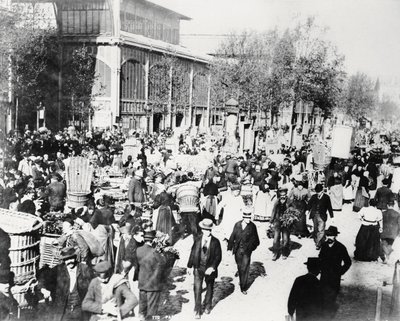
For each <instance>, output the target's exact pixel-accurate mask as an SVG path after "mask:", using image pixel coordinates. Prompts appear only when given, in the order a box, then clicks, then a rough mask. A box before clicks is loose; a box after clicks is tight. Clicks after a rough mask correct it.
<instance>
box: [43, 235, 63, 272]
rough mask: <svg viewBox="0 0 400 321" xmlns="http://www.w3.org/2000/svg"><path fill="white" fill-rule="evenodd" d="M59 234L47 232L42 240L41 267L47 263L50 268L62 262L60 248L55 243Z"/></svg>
mask: <svg viewBox="0 0 400 321" xmlns="http://www.w3.org/2000/svg"><path fill="white" fill-rule="evenodd" d="M59 237H60V235H57V234H45V235H43V236H42V238H41V240H40V263H39V267H40V268H42V267H43V266H45V265H47V266H49V267H50V268H52V267H54V266H56V265H58V264H60V263H61V260H60V248H59V247H58V246H55V245H53V242H54V240H56V239H57V238H59Z"/></svg>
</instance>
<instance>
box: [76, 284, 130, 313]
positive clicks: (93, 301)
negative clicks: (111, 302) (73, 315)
mask: <svg viewBox="0 0 400 321" xmlns="http://www.w3.org/2000/svg"><path fill="white" fill-rule="evenodd" d="M114 298H115V303H116V305H117V307H118V308H119V311H120V313H121V317H125V316H127V315H128V314H129V312H130V311H132V310H133V309H134V308H135V306H137V305H138V300H137V298H136V297H135V295H134V294H133V293H132V292H131V290H129V288H128V286H127V285H126V282H122V283H120V284H119V285H117V286H116V287H115V288H114ZM101 309H102V291H101V283H100V281H99V279H98V278H95V279H93V280H92V281H91V282H90V285H89V289H88V291H87V294H86V296H85V299H84V300H83V302H82V310H84V311H87V312H91V313H93V314H101ZM93 320H101V319H100V318H98V317H97V316H96V315H93V316H92V317H91V318H90V321H93Z"/></svg>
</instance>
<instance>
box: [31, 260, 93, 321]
mask: <svg viewBox="0 0 400 321" xmlns="http://www.w3.org/2000/svg"><path fill="white" fill-rule="evenodd" d="M76 277H77V281H76V285H77V287H78V293H79V298H80V300H81V302H82V301H83V299H84V298H85V296H86V292H87V291H88V288H89V283H90V281H91V280H92V279H93V273H92V271H91V269H90V268H89V267H88V266H87V265H86V264H82V263H78V271H77V274H76ZM69 283H70V279H69V274H68V270H67V266H66V265H65V263H62V264H59V265H57V266H55V267H54V268H52V269H49V270H48V271H45V272H44V273H42V275H41V277H40V278H39V288H45V289H47V290H49V291H50V292H51V297H52V301H53V306H54V317H53V319H52V320H54V321H57V320H60V321H61V320H62V318H63V315H64V313H65V308H66V306H67V303H68V295H69Z"/></svg>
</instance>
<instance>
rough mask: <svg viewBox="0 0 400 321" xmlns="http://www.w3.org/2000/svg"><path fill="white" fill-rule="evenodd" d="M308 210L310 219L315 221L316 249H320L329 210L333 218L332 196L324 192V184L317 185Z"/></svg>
mask: <svg viewBox="0 0 400 321" xmlns="http://www.w3.org/2000/svg"><path fill="white" fill-rule="evenodd" d="M307 210H308V212H309V213H310V219H312V220H313V223H314V232H313V233H314V242H315V246H316V249H317V250H319V249H320V248H321V244H322V242H323V240H324V234H325V225H326V221H327V219H328V215H327V212H328V213H329V216H330V217H331V219H333V209H332V203H331V198H330V197H329V195H327V194H325V193H324V188H323V186H322V184H317V185H315V194H314V195H313V196H311V198H310V201H309V202H308V205H307ZM306 214H307V212H306Z"/></svg>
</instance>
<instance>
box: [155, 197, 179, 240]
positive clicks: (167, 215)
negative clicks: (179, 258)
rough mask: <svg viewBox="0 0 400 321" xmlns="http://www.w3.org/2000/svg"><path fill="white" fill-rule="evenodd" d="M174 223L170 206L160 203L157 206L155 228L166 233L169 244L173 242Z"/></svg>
mask: <svg viewBox="0 0 400 321" xmlns="http://www.w3.org/2000/svg"><path fill="white" fill-rule="evenodd" d="M175 225H176V222H175V218H174V215H173V213H172V210H171V207H170V206H168V205H161V206H160V207H159V208H158V217H157V221H156V230H157V231H160V232H162V233H164V234H168V236H169V240H170V241H171V244H173V242H174V234H173V228H174V226H175Z"/></svg>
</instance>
